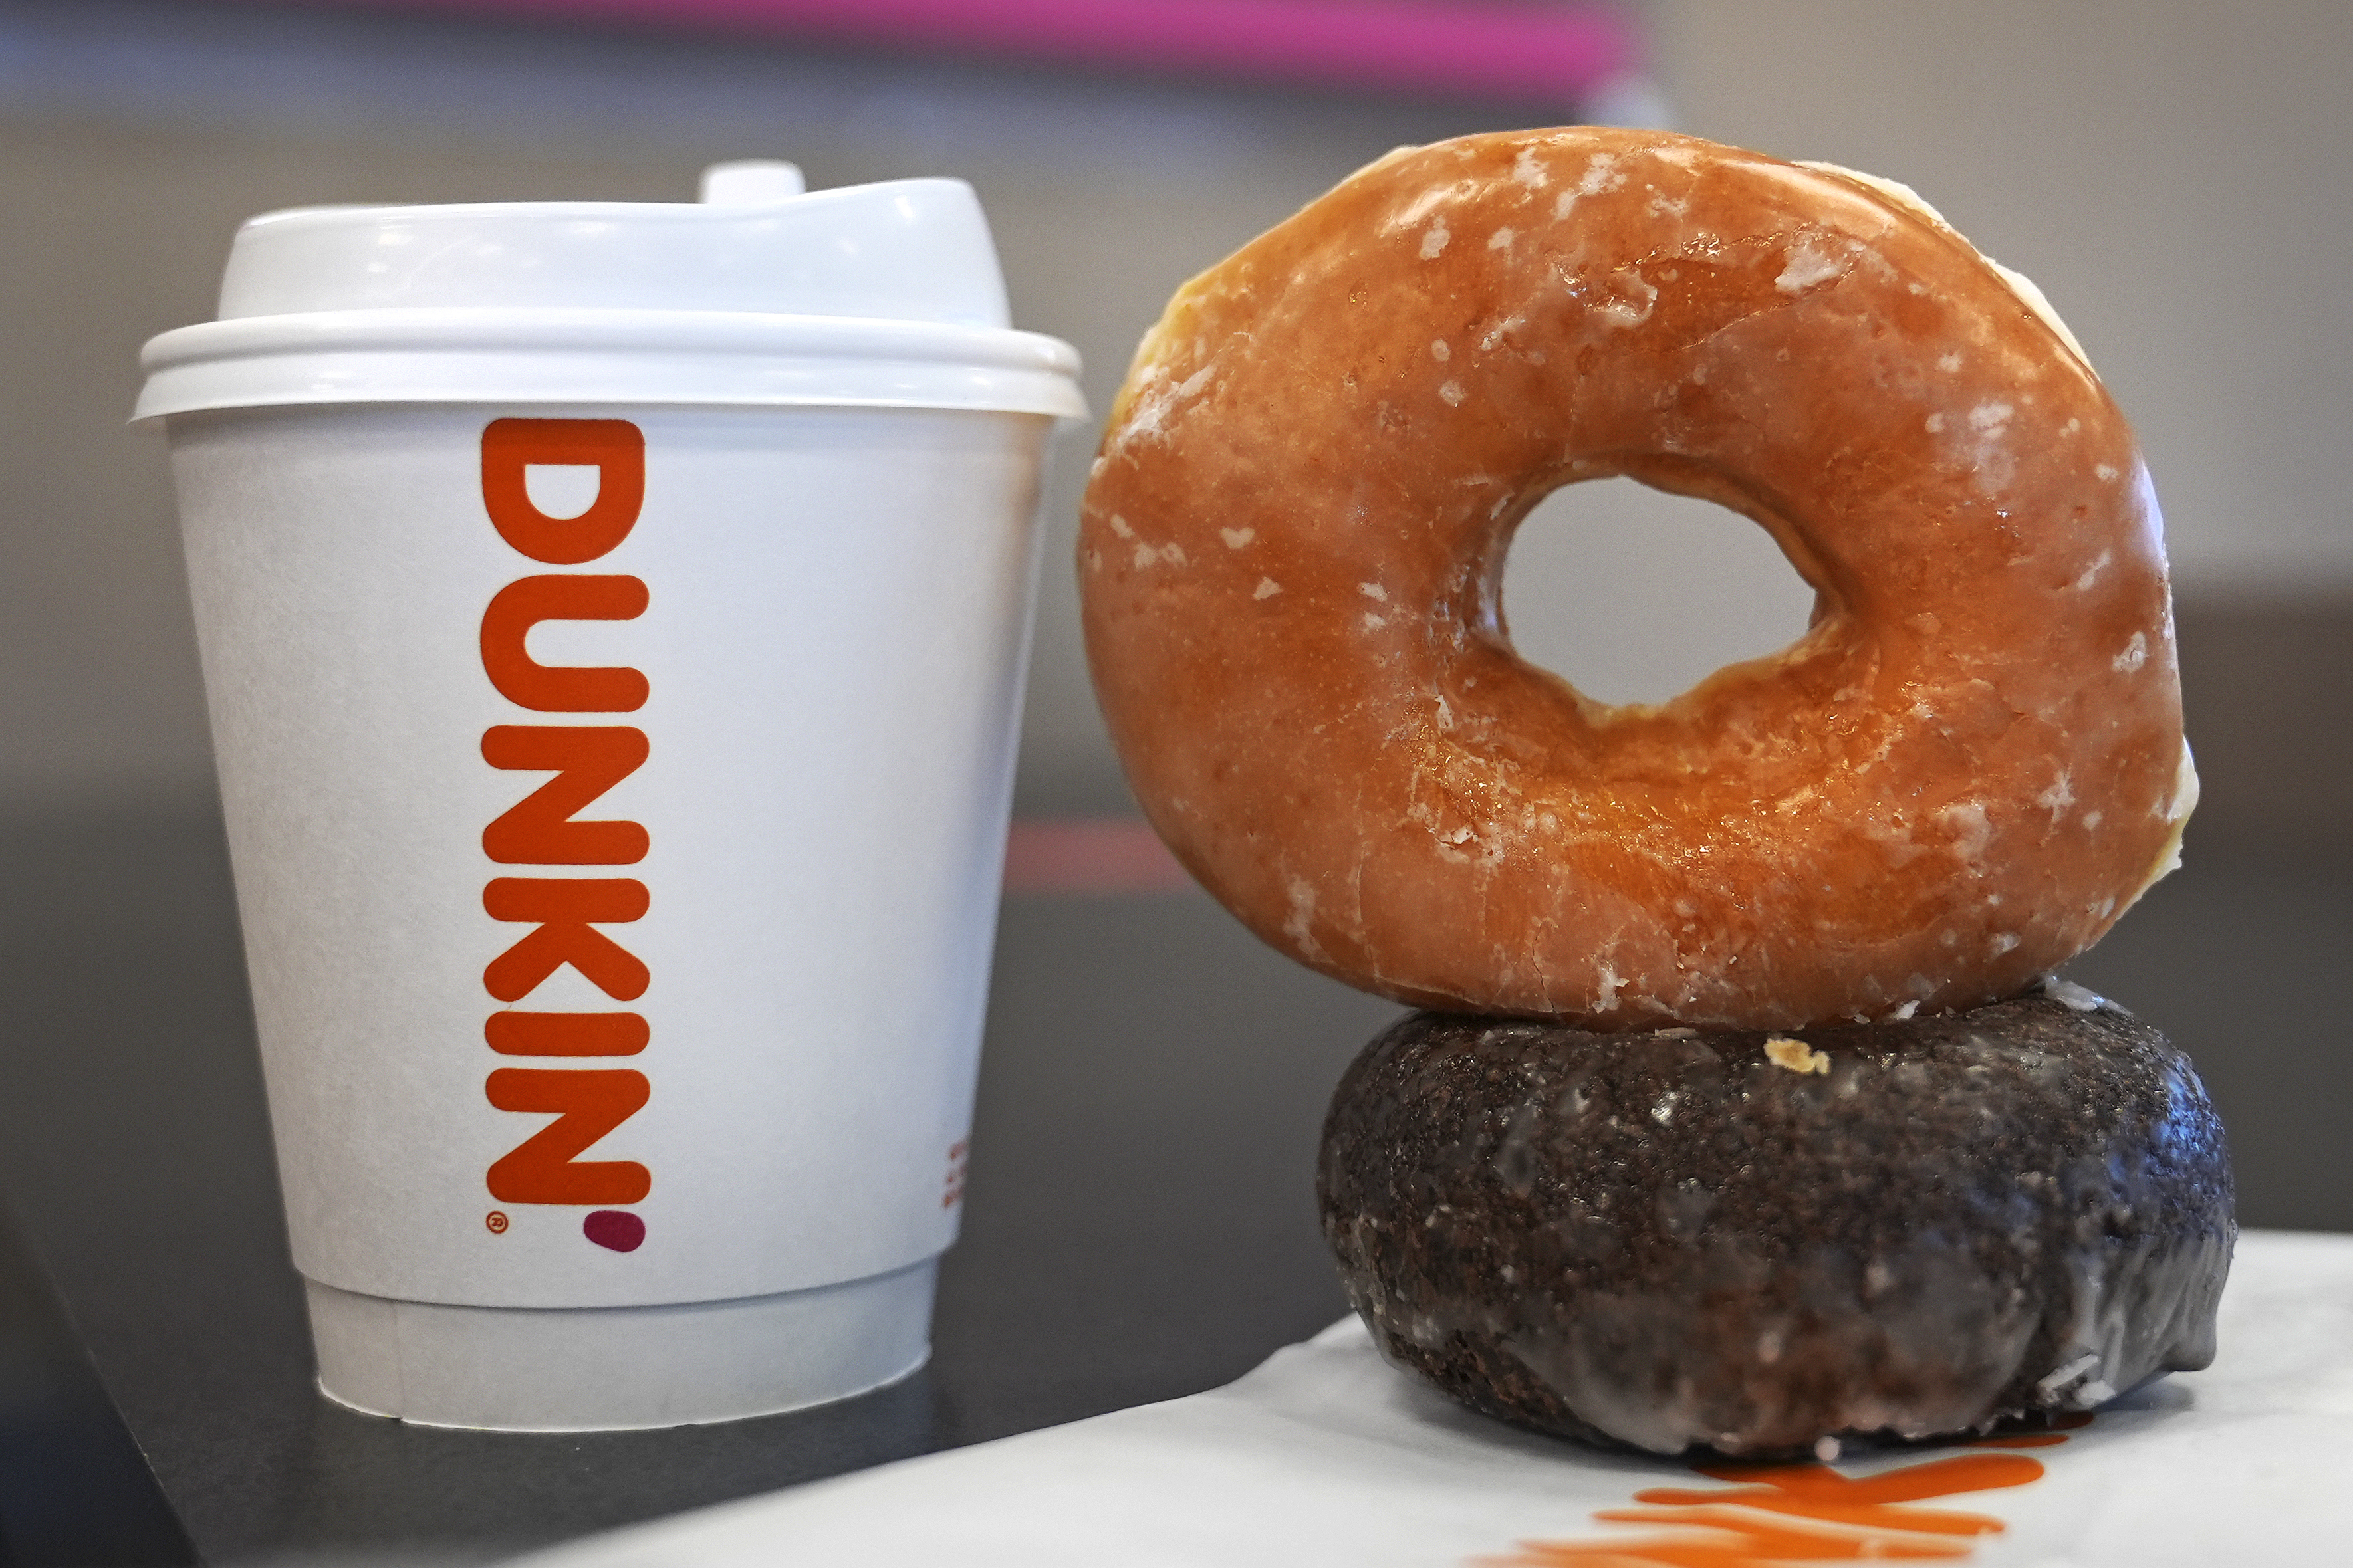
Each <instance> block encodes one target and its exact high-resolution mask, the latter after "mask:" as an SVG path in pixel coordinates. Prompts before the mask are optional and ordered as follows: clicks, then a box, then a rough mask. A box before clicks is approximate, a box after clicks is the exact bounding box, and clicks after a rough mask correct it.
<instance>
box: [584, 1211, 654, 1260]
mask: <svg viewBox="0 0 2353 1568" xmlns="http://www.w3.org/2000/svg"><path fill="white" fill-rule="evenodd" d="M580 1228H581V1230H582V1232H583V1233H585V1234H586V1236H587V1237H588V1239H589V1240H591V1241H593V1242H595V1243H596V1245H597V1246H599V1247H611V1248H612V1249H613V1250H614V1251H616V1252H635V1251H636V1250H637V1249H638V1246H639V1245H640V1244H641V1243H643V1242H644V1240H645V1239H646V1222H645V1221H643V1220H641V1219H639V1218H638V1216H637V1215H633V1214H631V1213H630V1212H629V1211H628V1210H627V1209H598V1210H597V1211H596V1213H595V1214H592V1215H589V1216H588V1217H587V1218H586V1219H584V1220H582V1221H581V1222H580Z"/></svg>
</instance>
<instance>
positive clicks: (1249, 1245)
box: [0, 807, 2353, 1568]
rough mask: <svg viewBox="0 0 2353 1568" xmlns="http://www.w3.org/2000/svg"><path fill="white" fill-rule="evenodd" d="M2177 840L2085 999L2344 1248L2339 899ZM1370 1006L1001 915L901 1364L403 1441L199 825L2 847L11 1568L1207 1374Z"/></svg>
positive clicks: (888, 1430) (1035, 1405)
mask: <svg viewBox="0 0 2353 1568" xmlns="http://www.w3.org/2000/svg"><path fill="white" fill-rule="evenodd" d="M2190 854H2191V861H2190V869H2189V870H2187V871H2185V872H2183V873H2181V874H2179V876H2177V877H2176V878H2175V879H2172V880H2170V881H2168V882H2167V883H2165V884H2163V885H2161V886H2160V887H2159V888H2158V889H2157V890H2156V891H2155V892H2153V893H2152V894H2151V895H2150V896H2149V898H2148V899H2147V900H2146V902H2145V904H2144V906H2143V907H2142V908H2141V909H2140V910H2137V911H2136V912H2135V913H2134V914H2133V915H2132V916H2131V917H2130V918H2129V919H2128V920H2127V921H2126V922H2125V924H2124V925H2123V926H2122V927H2120V928H2119V929H2118V931H2117V932H2116V935H2115V936H2114V937H2112V938H2111V939H2110V940H2109V941H2108V942H2105V943H2104V944H2103V945H2102V946H2101V947H2100V948H2099V949H2097V950H2096V951H2095V952H2093V953H2092V954H2090V955H2088V956H2087V957H2086V958H2084V960H2082V961H2081V962H2080V963H2078V964H2076V965H2075V966H2074V967H2073V969H2072V970H2071V971H2070V973H2071V975H2072V977H2073V978H2075V979H2077V980H2079V981H2081V982H2083V983H2084V984H2089V985H2092V986H2093V987H2094V988H2095V989H2099V990H2102V991H2105V992H2107V993H2108V994H2112V995H2115V996H2116V997H2117V998H2118V999H2119V1000H2122V1001H2123V1002H2125V1003H2126V1005H2129V1006H2131V1007H2133V1008H2134V1009H2135V1010H2136V1011H2138V1012H2139V1013H2141V1014H2142V1015H2143V1016H2146V1017H2147V1018H2148V1019H2150V1020H2151V1021H2152V1022H2155V1023H2157V1024H2158V1026H2159V1027H2161V1028H2164V1029H2165V1030H2167V1031H2168V1033H2169V1034H2171V1035H2172V1036H2173V1037H2174V1038H2175V1039H2176V1040H2177V1041H2178V1042H2179V1044H2181V1045H2182V1046H2184V1047H2186V1048H2188V1049H2189V1051H2190V1052H2191V1053H2192V1054H2193V1055H2194V1056H2195V1057H2196V1058H2198V1060H2199V1061H2200V1066H2201V1068H2203V1069H2204V1071H2205V1073H2206V1076H2207V1079H2208V1081H2209V1083H2210V1085H2211V1088H2212V1089H2213V1092H2214V1096H2215V1099H2216V1100H2217V1102H2218V1104H2219V1105H2220V1106H2221V1110H2222V1112H2223V1115H2224V1117H2225V1120H2226V1121H2228V1122H2229V1124H2230V1127H2231V1130H2232V1139H2233V1143H2234V1148H2235V1151H2236V1156H2237V1162H2238V1166H2239V1173H2240V1182H2241V1214H2242V1219H2243V1220H2244V1221H2245V1222H2246V1223H2249V1224H2253V1225H2267V1226H2303V1227H2307V1228H2324V1229H2353V1187H2348V1185H2347V1184H2345V1183H2344V1182H2342V1181H2341V1179H2339V1178H2338V1175H2337V1172H2336V1171H2335V1170H2333V1169H2332V1168H2331V1163H2332V1160H2331V1155H2330V1152H2329V1151H2330V1149H2331V1147H2332V1145H2333V1143H2334V1142H2336V1141H2337V1138H2338V1136H2339V1131H2340V1129H2341V1126H2342V1121H2343V1118H2344V1116H2345V1114H2346V1111H2347V1110H2348V1108H2353V1049H2348V1048H2347V1047H2348V1043H2353V1042H2348V1040H2347V1038H2346V1037H2347V1035H2348V1026H2347V1024H2346V1021H2345V1015H2344V1013H2343V1011H2342V1009H2341V1008H2338V1007H2337V1006H2336V1005H2334V1003H2333V1000H2332V998H2331V996H2330V995H2329V994H2328V993H2329V991H2330V989H2331V987H2330V986H2329V985H2328V984H2327V977H2328V976H2331V975H2333V974H2334V973H2337V972H2338V971H2339V970H2341V968H2342V961H2343V954H2344V953H2345V952H2347V951H2348V937H2353V899H2348V897H2347V894H2348V878H2347V876H2346V875H2345V874H2344V872H2343V871H2342V870H2341V869H2340V868H2335V867H2333V866H2329V865H2312V864H2296V863H2293V862H2265V861H2264V860H2263V859H2262V858H2260V857H2250V856H2245V855H2242V856H2239V857H2237V858H2232V857H2230V856H2228V855H2221V856H2217V857H2215V858H2212V859H2211V861H2210V860H2208V859H2203V858H2200V849H2199V846H2198V840H2197V838H2196V837H2195V836H2194V834H2193V837H2192V839H2191V849H2190ZM1395 1012H1396V1009H1395V1008H1393V1007H1392V1006H1390V1005H1388V1004H1385V1003H1382V1002H1379V1001H1377V1000H1375V999H1373V998H1370V997H1366V996H1360V995H1357V994H1354V993H1351V992H1349V991H1346V990H1345V989H1344V988H1342V987H1340V986H1337V985H1335V984H1331V983H1329V982H1326V981H1324V980H1322V979H1320V978H1318V977H1316V976H1314V975H1312V974H1309V973H1305V972H1304V971H1302V970H1300V969H1298V968H1296V967H1294V966H1293V965H1292V964H1290V963H1287V962H1286V961H1284V960H1282V959H1281V958H1278V957H1276V956H1275V955H1274V954H1272V953H1271V952H1269V951H1267V950H1266V949H1264V948H1262V947H1261V946H1260V945H1259V944H1258V942H1256V941H1255V940H1254V939H1252V938H1251V937H1250V936H1249V935H1248V934H1247V933H1246V932H1244V931H1242V930H1241V929H1240V927H1239V926H1238V925H1236V924H1235V923H1234V922H1233V921H1230V920H1229V919H1228V918H1227V917H1226V916H1225V915H1224V914H1223V913H1222V912H1221V911H1219V910H1218V909H1216V907H1215V906H1213V905H1212V904H1211V903H1210V902H1209V901H1208V900H1207V899H1206V898H1205V897H1202V896H1200V895H1198V894H1192V893H1184V894H1175V895H1164V896H1155V897H1130V898H1063V899H1042V898H1041V899H1016V900H1009V901H1008V904H1007V906H1006V910H1005V914H1004V919H1003V923H1002V928H1001V932H1000V937H999V943H998V955H997V977H996V986H995V991H994V994H993V997H992V1001H991V1005H990V1013H989V1024H988V1043H987V1052H986V1057H985V1059H984V1068H983V1074H982V1081H981V1099H980V1109H979V1114H978V1121H977V1124H976V1131H975V1139H974V1153H973V1164H972V1177H971V1186H970V1189H969V1198H968V1204H967V1213H966V1220H965V1237H964V1240H963V1241H962V1242H961V1243H960V1244H959V1246H958V1247H956V1248H955V1251H953V1252H952V1253H951V1254H950V1255H949V1258H948V1260H947V1263H946V1266H945V1268H944V1273H943V1278H942V1284H941V1295H940V1305H939V1314H938V1320H937V1324H936V1330H935V1353H934V1359H933V1362H932V1363H931V1365H930V1366H929V1367H928V1368H927V1369H925V1371H923V1373H919V1374H918V1375H917V1376H915V1377H914V1378H912V1379H910V1380H908V1381H906V1382H904V1383H902V1384H898V1385H897V1386H895V1387H892V1388H890V1389H886V1390H883V1391H881V1392H880V1393H877V1394H871V1395H868V1396H866V1397H864V1398H860V1399H858V1400H853V1401H850V1402H848V1403H846V1404H843V1405H835V1406H831V1407H828V1408H826V1409H821V1410H816V1411H810V1412H805V1413H801V1414H797V1415H781V1416H772V1417H766V1418H764V1419H760V1420H755V1421H745V1422H738V1423H733V1424H728V1425H723V1426H702V1427H685V1428H677V1429H673V1430H670V1431H664V1432H636V1433H617V1434H610V1435H591V1436H512V1435H502V1434H491V1433H470V1432H451V1431H441V1430H434V1429H429V1428H422V1427H411V1426H403V1425H400V1424H398V1423H396V1422H391V1421H385V1420H379V1419H375V1418H373V1417H368V1416H363V1415H355V1414H353V1413H351V1412H349V1411H346V1410H343V1409H341V1408H339V1407H336V1406H333V1405H328V1404H326V1403H325V1402H324V1401H322V1399H320V1398H319V1397H318V1396H317V1394H315V1392H314V1391H313V1390H312V1388H311V1382H310V1376H311V1369H310V1354H309V1346H308V1341H307V1332H306V1328H305V1325H304V1322H303V1318H302V1309H301V1295H300V1292H299V1289H298V1287H297V1285H296V1281H295V1279H294V1276H293V1274H292V1272H291V1270H290V1268H289V1266H288V1263H287V1259H286V1246H285V1239H284V1236H283V1232H282V1228H281V1221H280V1210H279V1205H278V1196H277V1188H276V1180H275V1175H274V1173H273V1171H272V1168H271V1163H270V1156H269V1142H268V1134H267V1127H266V1121H265V1113H264V1111H263V1108H262V1100H261V1092H260V1083H259V1066H258V1062H257V1060H256V1057H255V1053H254V1048H253V1040H252V1024H251V1019H250V1014H249V1009H248V1002H247V997H246V991H245V984H244V977H243V968H242V963H241V959H240V955H239V952H238V949H237V936H236V925H235V920H234V905H233V903H232V900H231V895H230V890H229V885H228V877H227V860H226V854H225V851H224V849H223V847H222V844H221V839H220V833H219V827H218V824H217V821H216V818H215V817H214V816H212V815H211V814H210V812H209V811H208V810H206V809H204V808H202V807H195V808H190V809H186V810H182V811H160V810H145V811H138V810H128V809H118V810H103V809H99V808H95V807H93V808H90V809H86V810H81V811H77V812H57V813H51V814H48V815H46V816H17V817H16V818H13V819H10V820H6V821H5V822H0V1189H5V1194H6V1195H7V1196H8V1198H9V1199H10V1200H12V1202H13V1204H14V1207H15V1213H16V1222H17V1227H18V1230H17V1236H16V1238H15V1242H14V1243H13V1244H12V1239H11V1237H9V1235H8V1234H7V1233H6V1231H5V1215H0V1565H5V1568H32V1565H33V1564H36V1563H51V1562H81V1563H100V1562H103V1563H164V1562H185V1561H188V1560H189V1559H190V1556H191V1552H192V1548H191V1543H193V1552H195V1553H197V1554H201V1556H202V1557H203V1558H204V1559H206V1560H207V1561H211V1562H216V1563H231V1562H237V1561H245V1560H251V1559H257V1558H264V1557H271V1558H284V1557H311V1556H329V1555H332V1556H348V1555H354V1554H364V1555H374V1556H383V1555H392V1556H401V1555H417V1556H427V1555H429V1556H431V1557H433V1558H435V1559H437V1560H448V1559H459V1558H469V1557H470V1558H481V1557H489V1556H495V1555H498V1554H501V1553H503V1552H511V1551H513V1550H516V1549H519V1548H522V1547H524V1546H527V1545H530V1544H533V1543H536V1542H547V1541H552V1540H555V1539H559V1538H562V1537H565V1536H569V1535H574V1534H577V1533H581V1532H584V1531H590V1530H595V1529H598V1528H602V1527H604V1526H607V1525H612V1524H617V1523H621V1522H624V1521H631V1520H637V1519H642V1518H647V1517H649V1516H653V1515H657V1514H661V1513H667V1512H670V1511H674V1510H679V1509H682V1508H688V1507H692V1506H694V1505H696V1504H699V1503H704V1502H711V1501H717V1500H722V1499H725V1498H730V1497H735V1496H739V1495H742V1494H744V1493H747V1492H751V1491H756V1490H762V1489H769V1488H773V1487H778V1486H784V1485H788V1484H791V1483H793V1482H795V1481H799V1480H806V1479H814V1478H817V1477H820V1476H825V1475H830V1474H835V1473H839V1472H841V1471H844V1470H849V1469H855V1468H860V1467H863V1466H868V1465H872V1464H877V1463H881V1462H883V1461H885V1460H888V1459H892V1458H902V1457H904V1456H909V1455H913V1454H918V1453H923V1452H927V1451H931V1450H934V1449H937V1448H942V1447H954V1446H956V1445H959V1444H964V1443H971V1442H976V1441H981V1440H984V1439H987V1438H990V1437H995V1436H1004V1435H1006V1434H1008V1433H1013V1432H1018V1431H1023V1430H1027V1429H1029V1428H1032V1427H1036V1426H1045V1425H1049V1424H1051V1423H1055V1422H1060V1421H1067V1420H1071V1419H1075V1418H1077V1417H1080V1416H1083V1415H1091V1414H1094V1413H1097V1412H1100V1411H1104V1410H1110V1409H1115V1408H1118V1407H1121V1406H1124V1405H1134V1404H1138V1403H1142V1402H1145V1401H1147V1400H1153V1399H1160V1398H1166V1397H1171V1396H1174V1395H1177V1394H1187V1393H1190V1392H1193V1391H1196V1390H1198V1389H1201V1388H1206V1387H1209V1386H1212V1385H1214V1384H1219V1383H1221V1382H1224V1381H1227V1380H1229V1379H1230V1378H1232V1377H1234V1376H1237V1375H1239V1374H1240V1373H1242V1372H1243V1371H1245V1370H1246V1369H1247V1368H1249V1367H1250V1365H1252V1364H1253V1363H1256V1362H1257V1361H1258V1360H1259V1359H1261V1357H1262V1356H1264V1355H1265V1354H1266V1353H1267V1352H1270V1351H1271V1350H1272V1349H1274V1348H1275V1347H1276V1346H1278V1345H1280V1344H1282V1343H1284V1342H1289V1341H1291V1340H1294V1339H1298V1338H1300V1337H1302V1336H1303V1335H1306V1334H1308V1333H1311V1332H1313V1331H1314V1330H1316V1329H1317V1328H1320V1327H1321V1326H1323V1325H1324V1323H1326V1322H1328V1321H1331V1320H1332V1319H1334V1318H1335V1317H1337V1316H1338V1315H1339V1314H1340V1312H1341V1311H1342V1310H1343V1304H1342V1301H1341V1298H1340V1294H1339V1290H1338V1287H1337V1285H1336V1284H1335V1281H1334V1279H1333V1277H1332V1273H1331V1268H1330V1265H1329V1264H1328V1262H1327V1261H1326V1260H1325V1258H1324V1254H1323V1248H1322V1245H1321V1242H1320V1240H1319V1239H1318V1237H1316V1234H1315V1226H1314V1211H1313V1200H1312V1194H1311V1191H1310V1181H1311V1170H1312V1163H1313V1157H1314V1145H1315V1137H1316V1130H1317V1126H1318V1124H1319V1121H1320V1119H1321V1116H1322V1111H1323V1105H1324V1097H1325V1095H1326V1094H1327V1093H1328V1091H1329V1089H1330V1086H1331V1084H1332V1082H1333V1080H1334V1079H1336V1077H1337V1076H1338V1073H1339V1071H1340V1068H1342V1067H1343V1066H1344V1065H1345V1062H1346V1061H1347V1060H1348V1058H1350V1057H1351V1056H1353V1055H1354V1053H1355V1052H1356V1049H1357V1048H1358V1047H1360V1046H1361V1045H1362V1044H1363V1043H1364V1042H1365V1040H1366V1039H1367V1038H1368V1037H1370V1036H1371V1035H1372V1034H1373V1033H1374V1032H1375V1031H1376V1030H1377V1028H1379V1027H1380V1026H1381V1025H1382V1024H1383V1023H1384V1021H1385V1020H1387V1019H1388V1018H1389V1017H1391V1016H1394V1014H1395ZM77 1347H79V1348H77ZM110 1401H111V1408H110V1404H109V1402H110ZM118 1414H119V1419H118V1418H117V1416H118ZM126 1433H127V1436H126ZM132 1440H135V1443H136V1448H135V1449H134V1448H133V1447H132ZM142 1451H143V1454H144V1456H145V1458H146V1460H147V1462H148V1465H149V1466H150V1467H151V1468H152V1480H151V1479H150V1477H149V1475H148V1474H145V1473H142V1471H141V1469H140V1467H139V1465H138V1462H137V1460H138V1456H139V1453H140V1452H142ZM12 1477H13V1478H15V1479H13V1480H11V1479H10V1478H12ZM165 1505H168V1506H167V1507H166V1506H165ZM182 1532H185V1533H182Z"/></svg>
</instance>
